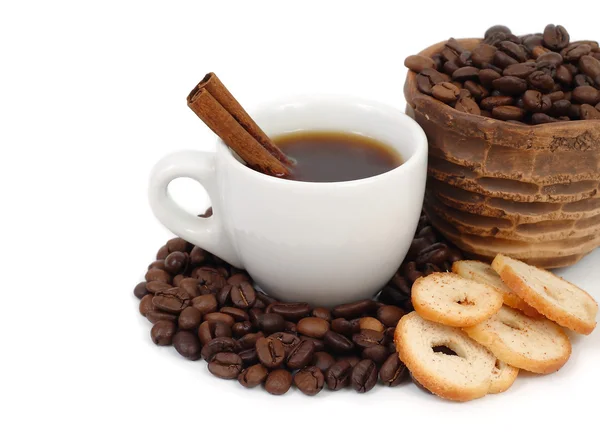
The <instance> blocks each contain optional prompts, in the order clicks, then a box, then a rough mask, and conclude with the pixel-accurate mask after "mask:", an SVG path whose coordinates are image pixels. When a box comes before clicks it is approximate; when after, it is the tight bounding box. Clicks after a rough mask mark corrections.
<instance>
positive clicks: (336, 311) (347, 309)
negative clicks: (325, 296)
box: [331, 299, 377, 319]
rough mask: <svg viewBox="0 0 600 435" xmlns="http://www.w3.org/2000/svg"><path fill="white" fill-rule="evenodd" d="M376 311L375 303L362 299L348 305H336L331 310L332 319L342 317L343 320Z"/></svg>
mask: <svg viewBox="0 0 600 435" xmlns="http://www.w3.org/2000/svg"><path fill="white" fill-rule="evenodd" d="M376 309H377V307H376V305H375V301H373V300H372V299H363V300H360V301H357V302H352V303H349V304H342V305H337V306H335V307H334V308H333V310H331V314H332V315H333V317H343V318H344V319H354V318H355V317H360V316H363V315H366V314H371V313H373V312H374V311H375V310H376Z"/></svg>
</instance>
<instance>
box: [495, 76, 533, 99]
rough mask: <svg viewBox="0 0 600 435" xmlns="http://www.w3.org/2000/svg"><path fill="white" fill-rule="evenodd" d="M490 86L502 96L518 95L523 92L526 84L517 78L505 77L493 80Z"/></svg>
mask: <svg viewBox="0 0 600 435" xmlns="http://www.w3.org/2000/svg"><path fill="white" fill-rule="evenodd" d="M492 86H493V87H494V89H497V90H499V91H500V92H502V93H503V94H507V95H518V94H522V93H523V92H525V90H526V89H527V82H526V81H525V80H524V79H520V78H518V77H513V76H505V77H500V78H499V79H496V80H494V81H493V82H492Z"/></svg>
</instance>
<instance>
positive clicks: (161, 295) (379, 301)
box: [133, 210, 461, 395]
mask: <svg viewBox="0 0 600 435" xmlns="http://www.w3.org/2000/svg"><path fill="white" fill-rule="evenodd" d="M208 215H210V210H209V211H208V212H207V213H206V214H204V215H202V216H208ZM460 259H461V256H460V253H459V252H458V251H457V250H455V249H453V248H451V247H449V246H448V245H447V244H446V243H443V242H442V241H441V239H440V238H439V236H438V235H437V233H436V232H435V231H434V230H433V228H432V227H431V226H430V225H429V222H428V221H427V218H426V217H425V216H424V215H423V216H421V219H420V221H419V226H418V229H417V234H416V235H415V238H414V240H413V242H412V245H411V247H410V251H409V253H408V255H407V258H406V261H405V263H404V264H403V265H402V267H401V268H400V269H399V270H398V272H397V273H396V275H395V276H394V277H393V278H392V280H391V281H390V282H389V283H388V285H386V286H385V288H383V289H382V290H381V292H380V293H379V294H378V295H377V297H376V300H371V299H368V300H361V301H357V302H353V303H349V304H343V305H338V306H336V307H334V308H332V309H329V308H325V307H313V306H311V305H309V304H307V303H304V302H279V301H277V300H275V299H274V298H272V297H270V296H268V295H267V294H265V293H263V292H261V291H259V290H257V289H256V288H255V287H254V285H253V283H252V280H251V278H250V276H248V274H246V272H245V271H243V270H239V269H237V268H235V267H233V266H231V265H229V264H227V263H226V262H224V261H223V260H221V259H220V258H218V257H216V256H214V255H212V254H210V253H208V252H206V251H205V250H203V249H202V248H200V247H198V246H192V245H191V244H190V243H188V242H186V241H185V240H183V239H180V238H174V239H171V240H169V241H168V242H167V243H166V244H165V245H164V246H162V247H161V248H160V249H159V250H158V253H157V255H156V261H153V262H152V263H151V264H150V265H149V267H148V270H147V272H146V275H145V281H143V282H140V283H139V284H138V285H137V286H135V289H134V291H133V293H134V295H135V296H136V297H137V298H139V299H140V303H139V311H140V313H141V314H142V315H143V316H145V317H146V319H148V320H149V321H150V322H151V323H152V324H153V326H152V329H151V331H150V337H151V339H152V341H153V342H154V343H155V344H157V345H159V346H169V345H173V346H174V347H175V349H176V350H177V352H178V353H179V354H180V355H181V356H183V357H185V358H187V359H190V360H199V359H203V360H205V361H206V362H207V363H208V370H209V371H210V373H212V374H213V375H215V376H217V377H219V378H222V379H237V380H238V382H239V383H240V384H241V385H243V386H244V387H247V388H253V387H256V386H258V385H264V388H265V389H266V390H267V391H268V392H269V393H271V394H276V395H279V394H285V393H286V392H287V391H288V390H289V389H290V388H291V386H292V385H295V386H296V388H298V389H299V390H300V391H301V392H303V393H304V394H307V395H315V394H317V393H319V392H320V391H321V390H322V389H323V388H324V386H327V388H328V389H330V390H333V391H337V390H340V389H342V388H345V387H352V388H353V389H354V390H355V391H357V392H359V393H364V392H367V391H369V390H371V389H372V388H373V387H374V386H375V384H377V382H378V381H380V382H381V383H382V384H383V385H387V386H390V387H394V386H397V385H399V384H400V383H402V382H403V381H405V380H407V379H408V378H409V373H408V370H407V369H406V367H405V365H404V364H403V363H402V362H401V361H400V359H399V358H398V354H397V353H396V349H395V346H394V341H393V336H394V330H395V326H396V324H397V323H398V321H399V320H400V318H402V316H404V314H406V313H407V312H409V311H412V309H413V308H412V305H411V303H410V292H411V286H412V283H413V282H414V281H415V280H416V279H417V278H419V277H421V276H424V275H428V274H430V273H432V272H436V271H444V270H449V269H450V267H451V264H452V262H453V261H457V260H460Z"/></svg>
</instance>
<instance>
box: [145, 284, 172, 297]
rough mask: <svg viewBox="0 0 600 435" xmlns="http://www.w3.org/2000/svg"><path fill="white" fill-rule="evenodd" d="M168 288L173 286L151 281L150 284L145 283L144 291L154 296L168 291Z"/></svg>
mask: <svg viewBox="0 0 600 435" xmlns="http://www.w3.org/2000/svg"><path fill="white" fill-rule="evenodd" d="M170 288H173V286H172V285H171V284H167V283H166V282H162V281H151V282H148V283H146V290H148V293H152V294H156V293H158V292H161V291H165V290H169V289H170Z"/></svg>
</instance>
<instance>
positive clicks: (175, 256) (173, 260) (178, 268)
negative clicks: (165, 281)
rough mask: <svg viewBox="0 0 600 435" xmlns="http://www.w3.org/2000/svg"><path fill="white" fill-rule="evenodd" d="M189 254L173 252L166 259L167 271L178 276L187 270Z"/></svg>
mask: <svg viewBox="0 0 600 435" xmlns="http://www.w3.org/2000/svg"><path fill="white" fill-rule="evenodd" d="M188 261H189V254H188V253H187V252H181V251H175V252H171V253H170V254H169V255H168V256H167V258H165V270H166V271H167V272H169V273H170V274H171V275H177V274H178V273H181V272H182V271H184V270H185V268H186V267H187V265H188Z"/></svg>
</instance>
